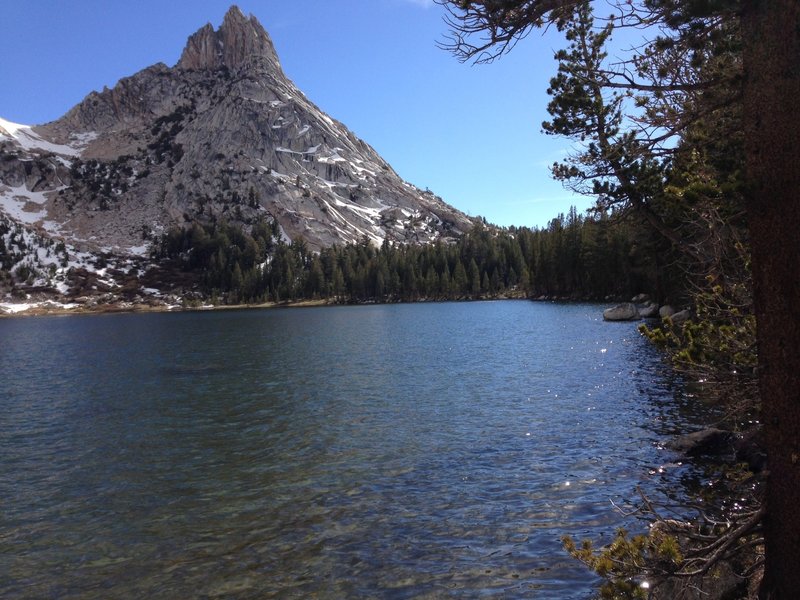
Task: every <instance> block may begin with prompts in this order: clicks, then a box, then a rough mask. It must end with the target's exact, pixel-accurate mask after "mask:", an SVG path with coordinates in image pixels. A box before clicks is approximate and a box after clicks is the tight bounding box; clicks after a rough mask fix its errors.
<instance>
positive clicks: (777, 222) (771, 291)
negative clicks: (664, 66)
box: [742, 0, 800, 600]
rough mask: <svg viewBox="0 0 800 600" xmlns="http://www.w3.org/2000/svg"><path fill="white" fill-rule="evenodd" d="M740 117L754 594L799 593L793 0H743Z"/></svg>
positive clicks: (798, 195)
mask: <svg viewBox="0 0 800 600" xmlns="http://www.w3.org/2000/svg"><path fill="white" fill-rule="evenodd" d="M744 4H745V8H744V12H743V15H742V25H743V40H744V52H743V60H744V73H745V80H744V127H745V139H746V146H745V152H746V165H747V175H748V180H749V184H750V188H749V190H748V196H749V197H748V207H747V208H748V220H749V226H750V236H751V238H750V241H751V246H752V253H753V286H754V310H755V315H756V322H757V324H758V355H759V388H760V393H761V403H762V422H763V426H764V431H765V433H766V435H765V438H766V444H767V454H768V461H769V474H768V476H767V489H766V498H765V501H766V509H767V513H766V519H765V523H764V537H765V546H766V564H765V571H764V579H763V582H762V586H761V591H760V598H762V599H764V600H766V599H771V600H775V599H787V600H788V599H790V598H798V597H800V439H798V436H800V285H798V283H799V282H800V1H798V0H746V1H745V3H744Z"/></svg>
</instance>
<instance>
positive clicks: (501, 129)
mask: <svg viewBox="0 0 800 600" xmlns="http://www.w3.org/2000/svg"><path fill="white" fill-rule="evenodd" d="M230 4H231V0H172V1H170V2H163V1H162V0H158V1H156V0H137V1H136V2H117V1H111V0H72V1H69V2H67V1H64V0H3V2H2V17H3V20H2V35H0V57H2V59H0V82H1V84H0V117H3V118H5V119H8V120H10V121H14V122H17V123H24V124H29V125H30V124H38V123H44V122H47V121H51V120H53V119H56V118H58V117H60V116H61V115H63V114H64V113H65V112H67V110H69V109H70V108H71V107H72V106H73V105H75V104H76V103H78V102H79V101H80V100H81V99H83V98H84V97H85V96H86V95H87V94H88V93H89V92H91V91H93V90H101V89H102V88H103V86H108V87H112V86H113V85H114V84H115V83H116V82H117V81H118V80H119V79H120V78H122V77H126V76H128V75H132V74H134V73H135V72H136V71H139V70H141V69H143V68H145V67H147V66H149V65H151V64H154V63H157V62H163V63H166V64H167V65H169V66H172V65H174V64H175V63H176V62H177V60H178V58H179V56H180V53H181V51H182V50H183V46H184V44H185V43H186V39H187V38H188V36H189V35H190V34H192V33H194V32H195V31H196V30H197V29H199V28H200V27H202V26H203V25H204V24H205V23H207V22H210V23H211V24H212V25H214V27H215V28H216V27H218V26H219V25H220V23H221V22H222V18H223V16H224V14H225V12H226V11H227V9H228V8H229V6H230ZM237 4H238V6H239V7H240V8H241V9H242V11H243V12H244V13H245V14H253V15H255V16H256V17H257V18H258V20H259V21H260V22H261V24H262V25H263V26H264V27H265V29H266V30H267V31H268V32H269V34H270V36H271V37H272V40H273V42H274V44H275V48H276V50H277V52H278V56H279V57H280V60H281V64H282V66H283V69H284V72H285V73H286V74H287V75H288V77H289V78H290V79H292V80H293V81H294V82H295V84H297V85H298V87H299V88H300V89H302V90H303V91H304V92H305V94H306V96H307V97H308V98H309V99H310V100H312V101H313V102H314V103H316V104H317V105H318V106H319V107H320V108H322V109H323V110H324V111H325V112H327V113H328V114H330V115H331V116H333V117H335V118H336V119H338V120H340V121H342V122H343V123H345V124H346V125H347V126H348V127H349V128H350V129H351V130H352V131H353V132H354V133H355V134H356V135H358V136H359V137H361V138H362V139H364V140H365V141H366V142H367V143H369V144H371V145H372V146H373V147H374V148H375V149H376V150H377V151H378V152H379V153H380V154H381V156H383V157H384V158H385V159H386V160H387V161H388V162H389V163H390V164H391V165H392V166H393V167H394V169H395V170H396V171H397V172H398V173H399V174H400V175H401V176H402V177H403V178H404V179H406V180H407V181H410V182H411V183H413V184H415V185H417V186H419V187H422V188H429V189H431V190H432V191H433V192H435V193H437V194H439V195H440V196H442V198H443V199H444V200H445V201H446V202H448V203H450V204H452V205H453V206H455V207H457V208H459V209H461V210H462V211H464V212H466V213H468V214H470V215H473V216H475V215H482V216H484V217H486V219H487V220H488V221H490V222H492V223H496V224H498V225H504V226H508V225H519V226H545V225H546V224H547V222H548V221H549V220H550V219H551V218H553V217H554V216H556V215H557V214H558V213H559V212H564V213H566V212H567V211H568V210H569V207H570V205H572V204H574V205H576V206H577V207H578V209H579V210H583V209H584V208H586V207H587V206H589V205H590V204H591V199H587V198H583V197H578V196H574V195H573V194H571V193H570V192H569V191H567V190H565V189H564V188H563V187H562V186H561V184H559V183H558V182H555V181H552V179H551V178H550V173H549V170H548V165H550V164H551V163H552V162H553V161H554V160H556V159H558V158H559V157H561V156H563V155H564V154H565V153H566V152H568V151H569V148H570V146H571V144H570V141H569V140H566V139H562V138H553V137H550V136H545V135H544V134H543V133H542V132H541V122H542V121H543V120H545V119H547V112H546V105H547V101H548V96H547V95H546V93H545V90H546V89H547V83H548V80H549V78H550V77H551V76H552V75H553V74H554V73H555V68H556V65H555V62H554V61H553V58H552V56H553V51H554V50H555V49H557V48H558V47H560V45H561V43H562V41H561V40H560V38H559V37H558V36H557V34H554V33H553V34H546V35H544V36H543V35H542V34H540V33H538V32H536V33H534V34H532V35H531V36H530V37H529V38H528V39H527V40H525V41H524V42H523V43H521V44H519V45H518V46H517V47H516V49H515V50H514V52H512V53H511V54H510V55H508V56H506V57H504V58H503V59H501V60H500V61H497V62H495V63H493V64H491V65H482V66H474V65H469V64H461V63H459V62H458V61H457V60H456V59H455V58H453V57H452V56H451V55H449V54H448V53H446V52H444V51H443V50H440V49H439V48H437V47H436V42H437V40H441V39H442V38H443V36H444V35H445V33H446V27H445V25H444V23H443V22H442V9H441V7H439V6H436V5H434V4H433V2H432V1H430V0H240V1H239V2H237Z"/></svg>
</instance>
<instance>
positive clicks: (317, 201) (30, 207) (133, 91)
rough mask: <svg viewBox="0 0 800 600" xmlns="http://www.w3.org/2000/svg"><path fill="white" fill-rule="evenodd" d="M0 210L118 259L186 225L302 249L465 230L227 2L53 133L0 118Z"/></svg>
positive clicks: (422, 238) (465, 223)
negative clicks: (292, 74)
mask: <svg viewBox="0 0 800 600" xmlns="http://www.w3.org/2000/svg"><path fill="white" fill-rule="evenodd" d="M387 126H388V123H387ZM3 215H4V216H3ZM0 216H2V218H3V219H5V221H6V222H13V223H14V224H15V225H16V226H21V227H24V228H25V229H26V230H27V231H30V232H33V233H35V234H36V235H37V236H41V237H44V238H50V239H55V240H60V241H64V242H66V243H68V244H71V245H72V246H74V247H75V248H77V249H79V250H82V251H87V252H98V251H104V252H113V253H116V254H118V255H137V254H138V255H144V254H146V253H147V250H148V246H149V244H151V243H152V242H153V240H155V239H157V236H158V234H160V233H163V232H165V231H166V230H168V229H170V228H172V227H175V226H189V225H190V224H192V223H194V222H201V223H212V222H216V221H219V220H225V221H226V222H228V223H231V224H240V225H241V226H242V227H249V226H251V225H252V224H254V223H256V222H259V221H263V220H264V219H267V220H270V221H272V222H277V224H278V225H279V228H280V230H281V231H282V233H283V235H284V237H285V239H297V238H302V239H303V240H305V241H306V243H307V244H308V245H309V247H310V248H311V249H320V248H323V247H326V246H330V245H332V244H336V243H339V244H341V243H346V242H354V241H358V240H362V239H364V238H367V239H369V240H371V241H372V242H373V243H376V244H379V243H382V241H383V240H389V241H392V242H400V243H403V242H421V243H426V242H431V241H434V240H437V239H441V238H443V237H447V236H451V235H457V234H459V233H461V232H464V231H466V230H467V229H468V228H469V227H470V226H471V221H470V219H469V218H468V217H466V216H465V215H464V214H463V213H461V212H459V211H458V210H456V209H454V208H453V207H451V206H449V205H447V204H445V203H444V202H443V201H442V200H441V199H440V198H438V197H437V196H434V195H433V194H432V193H430V192H427V191H422V190H420V189H418V188H416V187H415V186H413V185H411V184H409V183H406V182H405V181H403V180H402V179H401V178H400V177H399V176H398V175H397V174H396V173H395V172H394V171H393V170H392V168H391V167H390V166H389V165H388V164H387V163H386V161H384V160H383V159H382V158H381V157H380V156H379V155H378V154H377V153H376V152H375V150H373V149H372V148H371V147H370V146H369V145H368V144H366V143H365V142H364V141H362V140H360V139H358V138H357V137H356V136H354V135H353V134H352V133H351V132H350V131H349V130H348V129H347V128H346V127H345V126H344V125H343V124H342V123H340V122H338V121H336V120H334V119H332V118H331V117H329V116H328V115H326V114H325V113H323V112H322V111H321V110H320V109H319V108H318V107H317V106H315V105H314V104H313V103H312V102H311V101H309V100H308V99H307V98H306V97H305V95H304V94H303V93H302V92H301V91H300V90H299V89H298V88H297V87H296V86H295V85H294V84H293V83H292V82H291V81H290V80H289V79H288V78H287V77H286V76H285V75H284V73H283V71H282V69H281V66H280V63H279V61H278V56H277V54H276V52H275V49H274V47H273V44H272V41H271V40H270V38H269V35H268V34H267V32H266V31H265V30H264V28H263V27H262V26H261V24H260V23H259V22H258V20H257V19H256V18H255V17H253V16H250V17H246V16H245V15H243V14H242V12H241V11H240V10H239V9H238V8H237V7H235V6H234V7H231V9H230V10H229V11H228V13H227V14H226V15H225V17H224V20H223V22H222V25H221V26H220V27H219V29H217V30H215V29H214V28H213V27H212V26H211V25H210V24H209V25H205V26H204V27H202V28H201V29H200V30H198V31H197V32H196V33H194V34H193V35H192V36H190V37H189V39H188V42H187V44H186V47H185V49H184V51H183V53H182V55H181V58H180V60H179V61H178V63H177V64H176V65H175V66H174V67H168V66H166V65H164V64H161V63H159V64H156V65H153V66H151V67H147V68H145V69H143V70H142V71H140V72H138V73H136V74H135V75H132V76H130V77H126V78H123V79H121V80H120V81H119V82H118V83H117V84H116V85H115V86H114V87H113V89H103V90H102V91H100V92H92V93H90V94H89V95H88V96H87V97H86V98H85V99H84V100H83V101H82V102H81V103H80V104H78V105H77V106H75V107H74V108H72V109H71V110H70V111H69V112H68V113H67V114H65V115H64V116H63V117H62V118H60V119H58V120H57V121H54V122H52V123H48V124H46V125H42V126H35V127H27V126H23V125H17V124H13V123H9V122H7V121H0Z"/></svg>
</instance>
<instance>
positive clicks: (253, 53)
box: [177, 4, 280, 71]
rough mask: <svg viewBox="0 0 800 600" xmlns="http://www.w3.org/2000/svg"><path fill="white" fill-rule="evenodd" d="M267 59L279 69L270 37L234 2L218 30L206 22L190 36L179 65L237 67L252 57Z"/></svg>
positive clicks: (255, 20) (252, 17) (235, 68)
mask: <svg viewBox="0 0 800 600" xmlns="http://www.w3.org/2000/svg"><path fill="white" fill-rule="evenodd" d="M259 59H266V60H267V62H268V63H269V64H270V65H271V67H272V68H274V69H277V70H280V63H279V61H278V55H277V54H276V53H275V48H274V46H273V45H272V40H271V39H270V37H269V34H267V32H266V30H265V29H264V27H262V25H261V23H259V22H258V19H256V18H255V17H254V16H253V15H250V17H249V18H248V17H246V16H245V15H244V14H243V13H242V11H241V10H240V9H239V7H238V6H236V5H235V4H234V5H233V6H231V7H230V8H229V9H228V12H227V13H225V17H224V19H223V21H222V25H221V26H220V28H219V29H218V30H216V31H215V30H214V28H213V26H212V25H211V24H210V23H207V24H206V25H204V26H203V27H201V28H200V29H198V30H197V31H196V32H195V33H194V34H192V35H191V36H190V37H189V40H188V41H187V42H186V47H185V48H184V49H183V53H182V54H181V58H180V60H179V61H178V65H177V66H178V67H179V68H181V69H187V70H215V69H220V68H222V67H227V68H228V69H230V70H233V71H235V70H238V69H240V68H242V67H244V66H246V65H248V64H250V63H251V62H252V61H254V60H259Z"/></svg>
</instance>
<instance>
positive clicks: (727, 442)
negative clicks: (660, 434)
mask: <svg viewBox="0 0 800 600" xmlns="http://www.w3.org/2000/svg"><path fill="white" fill-rule="evenodd" d="M667 448H669V449H670V450H674V451H675V452H680V453H681V454H684V455H686V456H719V455H721V454H731V453H732V452H733V434H732V433H731V432H730V431H724V430H722V429H716V428H713V427H712V428H710V429H703V430H701V431H694V432H692V433H687V434H686V435H681V436H678V437H677V438H675V439H674V440H671V441H670V442H668V443H667Z"/></svg>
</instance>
